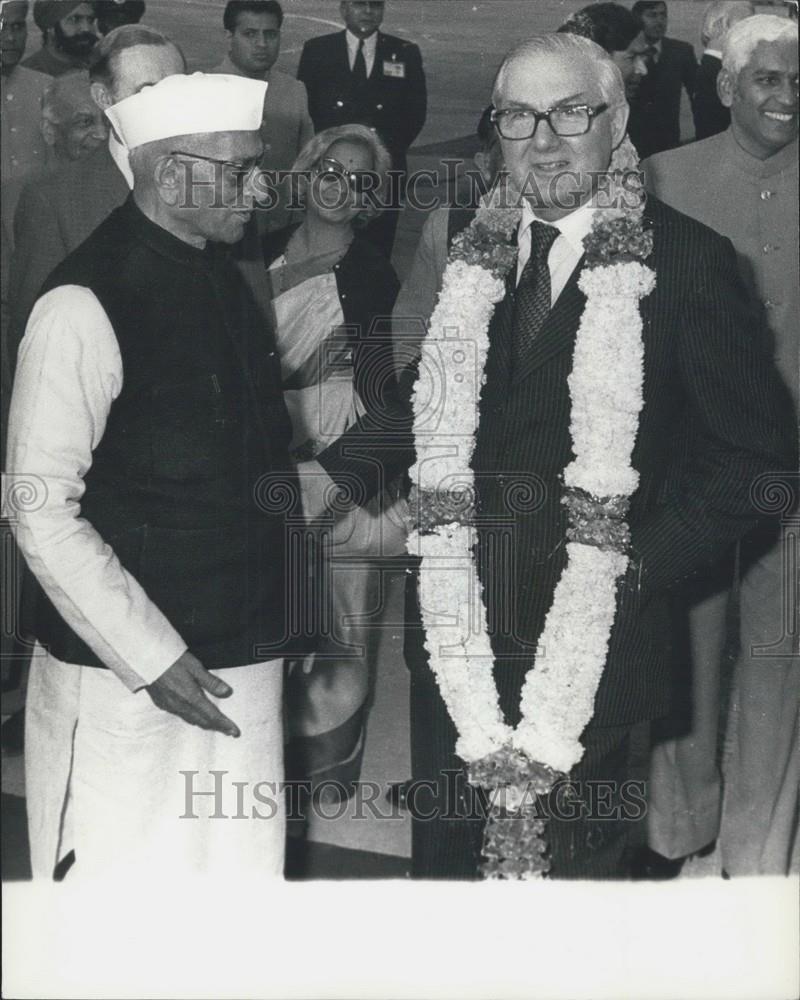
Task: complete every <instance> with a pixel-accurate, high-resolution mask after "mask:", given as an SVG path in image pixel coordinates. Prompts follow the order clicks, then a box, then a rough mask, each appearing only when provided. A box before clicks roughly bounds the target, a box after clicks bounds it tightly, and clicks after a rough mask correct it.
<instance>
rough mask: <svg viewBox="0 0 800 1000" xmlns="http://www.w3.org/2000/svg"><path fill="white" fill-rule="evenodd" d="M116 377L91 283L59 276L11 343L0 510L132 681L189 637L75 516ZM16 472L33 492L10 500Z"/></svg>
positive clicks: (93, 643) (39, 573)
mask: <svg viewBox="0 0 800 1000" xmlns="http://www.w3.org/2000/svg"><path fill="white" fill-rule="evenodd" d="M122 379H123V374H122V357H121V355H120V352H119V345H118V343H117V338H116V336H115V335H114V331H113V329H112V327H111V323H110V322H109V319H108V316H107V315H106V313H105V310H104V309H103V308H102V306H101V305H100V303H99V302H98V300H97V298H96V297H95V295H94V294H93V293H92V292H91V291H89V289H88V288H82V287H79V286H77V285H64V286H61V287H59V288H55V289H53V290H52V291H51V292H48V293H47V294H46V295H44V296H42V298H40V299H39V300H38V302H37V303H36V305H35V307H34V309H33V312H32V313H31V318H30V320H29V321H28V326H27V328H26V331H25V336H24V337H23V340H22V343H21V345H20V348H19V358H18V362H17V371H16V377H15V381H14V392H13V395H12V398H11V413H10V416H9V429H8V451H7V455H8V462H7V468H8V469H9V472H8V482H7V484H6V489H5V490H4V494H3V495H4V497H5V498H6V499H5V511H4V516H5V517H7V518H8V519H9V520H10V522H11V525H12V528H13V530H14V532H15V535H16V539H17V542H18V544H19V547H20V548H21V550H22V552H23V553H24V555H25V558H26V559H27V561H28V564H29V565H30V568H31V570H32V571H33V573H34V574H35V575H36V577H37V579H38V580H39V583H40V584H41V585H42V587H43V589H44V591H45V593H46V594H47V596H48V597H49V598H50V600H51V601H52V602H53V604H54V606H55V608H56V610H57V611H58V612H59V614H60V615H61V617H62V618H63V619H64V621H65V622H66V623H67V624H68V625H69V627H70V628H71V629H72V630H73V631H74V632H75V633H76V634H77V635H78V636H80V638H81V639H83V641H84V642H85V643H86V644H87V645H88V646H89V647H90V648H91V649H92V650H93V652H94V653H95V654H96V655H97V656H98V657H99V658H100V659H101V660H102V661H103V663H105V664H106V666H108V667H109V668H110V669H111V670H113V671H114V673H115V674H116V675H117V676H118V677H119V678H120V680H121V681H122V682H123V683H124V684H125V685H126V686H127V687H128V688H129V689H130V690H132V691H136V690H138V689H139V688H141V687H144V686H146V685H148V684H150V683H152V682H153V681H154V680H156V678H158V677H159V676H160V675H161V674H162V673H163V672H164V671H165V670H166V669H167V668H168V667H170V666H171V665H172V664H173V663H174V662H175V661H176V660H177V659H178V658H179V657H180V656H181V655H182V654H183V653H184V652H185V651H186V649H187V645H186V643H185V642H184V641H183V639H182V638H181V637H180V635H179V634H178V633H177V632H176V631H175V629H174V628H173V627H172V625H171V624H170V623H169V621H168V620H167V619H166V617H165V616H164V615H163V614H162V613H161V611H159V609H158V608H157V607H156V606H155V604H153V602H152V601H151V600H150V599H149V598H148V596H147V594H146V593H145V592H144V590H143V589H142V587H141V586H140V584H139V583H138V582H137V580H136V579H135V578H134V577H133V576H132V575H131V574H130V573H129V572H128V571H127V570H125V569H124V568H123V566H122V565H121V563H120V561H119V559H118V558H117V557H116V555H115V554H114V552H113V550H112V549H111V548H110V546H108V545H107V544H106V543H105V542H104V540H103V539H102V538H101V537H100V535H99V534H98V533H97V531H96V530H95V529H94V528H93V526H92V525H91V524H90V523H89V522H88V521H86V520H84V519H83V518H82V517H81V507H80V500H81V497H82V496H83V493H84V491H85V485H84V481H83V477H84V476H85V475H86V473H87V472H88V470H89V468H90V467H91V465H92V452H93V451H94V449H95V448H97V446H98V445H99V443H100V441H101V439H102V437H103V432H104V430H105V426H106V420H107V418H108V414H109V411H110V409H111V404H112V403H113V402H114V400H115V399H116V398H117V396H119V394H120V391H121V390H122ZM26 482H27V483H28V484H32V487H33V488H34V489H35V491H36V501H35V502H34V503H29V504H27V505H25V507H26V508H27V509H22V510H19V509H18V508H19V507H20V506H22V505H21V504H19V503H17V504H15V503H14V500H13V498H14V496H15V495H17V496H20V495H21V492H20V491H22V490H23V489H24V486H25V483H26ZM15 487H16V490H15Z"/></svg>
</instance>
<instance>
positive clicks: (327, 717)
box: [263, 125, 404, 798]
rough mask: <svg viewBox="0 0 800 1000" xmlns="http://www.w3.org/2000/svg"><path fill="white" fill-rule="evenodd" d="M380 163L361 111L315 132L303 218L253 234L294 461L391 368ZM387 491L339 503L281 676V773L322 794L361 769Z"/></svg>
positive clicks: (399, 544) (392, 285)
mask: <svg viewBox="0 0 800 1000" xmlns="http://www.w3.org/2000/svg"><path fill="white" fill-rule="evenodd" d="M390 164H391V160H390V156H389V153H388V152H387V150H386V148H385V147H384V146H383V144H382V143H381V141H380V140H379V139H378V138H377V137H376V135H375V134H374V133H373V132H372V131H370V129H368V128H366V127H364V126H362V125H343V126H339V127H336V128H331V129H327V130H326V131H324V132H321V133H320V134H319V135H317V136H315V137H314V138H313V139H312V140H311V141H310V142H309V143H308V144H307V145H306V146H305V147H304V149H303V150H302V151H301V153H300V155H299V157H298V159H297V161H296V162H295V165H294V168H293V172H294V177H295V180H296V181H297V183H298V195H299V202H300V204H301V205H302V212H303V214H302V221H300V222H299V224H298V223H295V224H294V225H291V226H289V227H287V228H286V229H283V230H280V231H277V232H273V233H268V234H267V235H266V236H265V238H264V241H263V249H264V260H265V264H266V267H267V269H268V276H269V279H270V284H271V287H272V304H273V318H274V321H275V330H276V342H277V345H278V352H279V355H280V359H281V368H282V374H283V386H284V398H285V400H286V404H287V408H288V410H289V414H290V416H291V418H292V426H293V439H292V450H293V453H294V457H295V458H296V459H297V461H304V460H308V459H312V458H316V457H317V456H318V455H319V454H320V453H321V452H322V451H323V450H324V449H325V448H327V447H328V446H329V445H331V444H332V443H333V442H334V441H336V440H337V439H338V438H339V437H341V435H342V434H343V433H344V432H345V431H346V430H347V429H348V428H349V427H351V426H352V425H353V424H354V423H355V422H356V421H358V420H359V418H360V417H362V415H363V414H364V413H365V412H366V411H367V408H368V407H369V408H371V409H373V410H374V406H375V405H376V403H375V399H376V392H377V396H380V385H381V383H385V382H386V380H387V379H389V378H393V375H392V361H391V358H392V347H391V340H390V338H389V336H388V331H389V329H390V317H391V314H392V308H393V306H394V301H395V299H396V297H397V292H398V289H399V283H398V280H397V276H396V275H395V272H394V270H393V268H392V265H391V263H390V262H389V260H388V259H387V258H386V257H385V256H384V254H383V252H382V251H381V250H379V249H378V248H377V247H375V246H373V245H372V244H371V243H370V242H369V241H368V240H367V238H366V237H365V236H364V235H363V233H362V229H363V227H364V226H365V225H366V224H367V223H368V222H369V221H371V219H373V218H374V217H375V216H376V214H378V212H379V210H380V209H379V200H380V192H381V188H382V187H383V186H384V184H385V182H386V175H387V172H388V170H389V167H390ZM381 320H383V321H384V322H383V328H384V329H385V330H386V335H385V336H383V337H381V336H380V333H378V330H379V329H380V321H381ZM376 333H377V336H376ZM377 405H380V403H379V402H378V403H377ZM389 492H390V491H386V493H384V495H383V496H381V497H378V498H376V500H375V501H373V502H372V503H371V504H370V505H369V506H367V507H363V508H360V507H359V508H356V509H355V510H354V511H352V512H350V513H347V514H342V515H341V517H340V518H339V520H338V521H337V527H336V538H337V539H338V538H343V537H345V538H347V541H346V542H340V543H337V544H334V545H330V544H329V543H323V544H326V545H327V547H326V549H325V551H324V553H323V561H322V573H320V571H319V569H318V568H317V569H316V571H315V572H316V574H317V578H318V579H319V577H320V576H321V577H323V578H324V581H325V584H324V586H323V587H322V592H321V597H320V604H321V607H318V608H317V609H316V612H317V614H318V615H319V616H320V617H319V619H318V621H319V623H320V635H321V639H320V645H319V648H318V651H317V653H316V654H315V656H314V657H313V658H310V659H307V660H305V661H303V662H302V664H293V665H292V669H291V671H290V676H289V678H288V682H287V688H286V691H287V696H286V697H287V718H288V733H289V743H288V744H287V747H286V773H287V777H288V778H290V779H311V781H312V784H313V785H316V786H319V785H321V784H322V783H323V782H325V783H326V785H325V788H326V796H327V797H328V798H331V797H338V798H342V797H345V796H349V795H350V794H351V792H352V783H353V782H354V781H356V780H357V779H358V777H359V774H360V770H361V758H362V755H363V747H364V726H365V718H366V701H367V696H368V694H369V688H370V675H371V673H372V671H373V670H374V666H375V661H376V656H377V652H378V644H379V639H380V634H381V630H380V625H381V610H380V609H381V606H382V605H383V604H385V597H384V598H382V597H381V594H382V592H383V591H385V588H383V587H381V570H380V568H379V565H378V564H377V562H376V560H375V557H376V556H379V555H397V554H399V553H401V552H402V551H404V532H403V529H402V526H401V522H400V519H399V517H397V516H393V514H392V512H391V511H390V510H389V506H390V504H391V498H390V496H389ZM337 559H338V560H340V562H339V566H338V568H337ZM317 565H318V566H319V563H318V564H317ZM326 589H327V594H325V590H326ZM326 621H327V624H326Z"/></svg>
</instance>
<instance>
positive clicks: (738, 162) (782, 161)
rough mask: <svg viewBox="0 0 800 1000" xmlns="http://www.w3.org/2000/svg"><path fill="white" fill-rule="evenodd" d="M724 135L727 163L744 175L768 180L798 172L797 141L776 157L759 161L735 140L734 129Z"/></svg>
mask: <svg viewBox="0 0 800 1000" xmlns="http://www.w3.org/2000/svg"><path fill="white" fill-rule="evenodd" d="M724 135H725V139H724V140H723V141H724V142H725V143H726V145H727V155H726V156H725V162H732V163H733V164H734V165H735V166H736V167H738V168H739V170H740V171H741V172H742V173H745V174H749V175H750V176H751V177H758V178H767V177H775V176H776V175H777V174H782V173H784V171H788V170H792V169H794V170H795V171H796V170H797V139H795V140H794V141H793V142H790V143H789V144H788V146H784V147H783V149H781V150H779V151H778V152H777V153H775V155H774V156H770V157H768V158H767V159H766V160H759V159H758V157H756V156H751V155H750V153H747V152H745V150H743V149H742V147H741V146H740V145H739V143H738V142H737V141H736V139H735V138H734V135H733V129H731V128H728V129H727V131H726V132H725V133H724Z"/></svg>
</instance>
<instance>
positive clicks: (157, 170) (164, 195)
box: [153, 155, 185, 207]
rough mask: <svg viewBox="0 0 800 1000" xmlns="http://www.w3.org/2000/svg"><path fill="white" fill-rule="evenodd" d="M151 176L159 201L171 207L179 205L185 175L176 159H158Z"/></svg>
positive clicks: (168, 157) (169, 157)
mask: <svg viewBox="0 0 800 1000" xmlns="http://www.w3.org/2000/svg"><path fill="white" fill-rule="evenodd" d="M153 176H154V179H155V184H156V190H157V191H158V196H159V197H160V198H161V200H162V201H163V202H164V203H165V204H167V205H171V206H173V207H175V206H176V205H177V204H179V202H180V199H181V197H182V194H183V190H184V187H185V184H184V179H185V173H184V169H183V167H181V165H180V163H179V162H178V160H177V159H176V157H174V156H169V155H166V156H161V157H159V159H158V161H157V162H156V164H155V167H154V168H153Z"/></svg>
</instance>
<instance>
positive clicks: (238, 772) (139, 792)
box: [6, 73, 303, 877]
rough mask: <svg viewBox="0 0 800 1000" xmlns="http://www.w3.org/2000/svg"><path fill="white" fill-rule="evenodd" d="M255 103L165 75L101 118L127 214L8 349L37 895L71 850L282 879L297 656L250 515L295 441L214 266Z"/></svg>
mask: <svg viewBox="0 0 800 1000" xmlns="http://www.w3.org/2000/svg"><path fill="white" fill-rule="evenodd" d="M265 86H266V84H264V83H263V82H255V81H252V80H245V79H241V78H238V77H231V76H218V75H215V76H210V75H204V74H199V73H198V74H194V75H193V76H188V77H187V76H173V77H169V78H167V79H165V80H163V81H161V82H160V83H158V84H156V85H155V86H152V87H146V88H144V89H143V90H142V91H141V92H140V93H139V94H136V95H134V96H132V97H130V98H127V99H125V100H123V101H121V102H120V103H118V104H117V105H115V106H114V107H112V108H110V109H109V110H108V112H107V114H108V117H109V119H110V120H111V123H112V125H113V127H114V129H115V130H116V132H117V133H118V134H119V136H120V138H121V140H122V141H123V142H124V143H125V144H126V146H127V147H128V149H130V150H131V154H130V164H131V168H132V171H133V176H134V186H133V192H132V194H131V196H130V197H129V198H128V200H127V201H126V202H125V204H124V205H122V207H120V208H118V209H117V210H116V211H114V212H113V213H112V214H111V216H110V217H109V218H108V219H107V220H106V221H105V222H103V223H102V224H101V225H100V226H99V228H98V229H96V230H95V232H94V233H93V234H92V235H91V237H90V238H89V239H88V240H87V241H86V242H85V243H84V244H83V245H82V246H81V247H79V248H78V249H77V250H75V251H74V252H73V253H71V254H70V255H69V256H68V257H67V258H66V260H64V261H63V262H62V263H61V264H60V265H59V266H58V267H57V268H56V270H55V271H54V272H53V274H52V275H51V276H50V278H49V279H48V281H47V282H46V283H45V286H44V288H43V289H42V294H41V296H40V298H39V300H38V301H37V303H36V305H35V307H34V309H33V312H32V314H31V317H30V320H29V322H28V325H27V328H26V332H25V336H24V339H23V342H22V345H21V348H20V354H19V362H18V367H17V372H16V380H15V385H14V393H13V398H12V403H11V418H10V433H9V469H11V470H13V475H11V476H10V477H9V484H8V489H7V490H6V498H7V502H6V513H7V516H9V517H10V519H11V520H12V522H14V523H15V526H16V536H17V540H18V543H19V545H20V548H21V549H22V551H23V553H24V554H25V557H26V560H27V562H28V564H29V566H30V568H31V570H32V572H33V574H34V575H35V576H36V578H37V580H38V582H39V584H40V586H41V593H40V595H39V599H38V605H37V613H36V623H35V628H36V637H37V639H38V641H39V643H40V644H41V646H42V647H43V650H42V652H40V654H39V655H35V656H34V658H33V666H32V669H31V677H30V682H29V690H28V702H27V718H26V783H27V798H28V818H29V829H30V840H31V855H32V866H33V871H34V874H35V875H38V876H45V877H49V876H51V875H52V873H53V870H54V867H55V866H56V865H57V864H58V863H59V861H60V860H61V859H62V858H63V857H64V855H65V853H66V852H67V851H68V850H69V849H70V848H73V849H74V852H75V858H76V865H75V872H76V874H81V873H86V874H89V875H96V874H99V873H108V871H109V870H111V871H113V872H114V873H115V874H116V873H120V874H125V873H132V872H134V873H137V874H138V873H140V872H144V873H148V874H154V873H156V872H163V871H168V872H169V873H170V874H172V875H175V874H179V873H181V872H185V871H186V872H188V871H196V870H200V871H205V872H209V873H212V874H217V873H226V874H227V873H229V872H230V871H236V870H246V871H247V872H248V873H253V874H258V873H264V874H268V875H275V876H279V875H280V874H281V873H282V866H283V851H284V847H283V845H284V829H285V823H284V814H283V807H282V802H281V797H280V794H279V789H278V783H279V782H280V781H281V778H282V732H281V709H280V703H281V684H282V670H283V657H284V656H285V655H286V654H287V653H289V652H292V653H296V652H303V649H302V646H301V645H300V644H299V643H298V642H296V641H295V640H293V639H292V638H291V636H289V635H288V634H287V628H286V621H287V620H288V619H289V609H288V608H287V602H288V600H289V598H288V597H287V595H288V594H291V592H292V589H293V588H292V583H291V580H289V579H288V576H289V573H290V570H289V569H288V568H287V565H288V560H284V557H283V553H284V534H285V520H286V514H287V508H286V506H285V505H284V506H283V507H281V505H280V504H278V503H273V502H271V498H274V497H276V496H278V495H279V494H280V495H281V496H286V495H296V489H295V487H296V481H295V474H294V472H293V470H292V468H291V466H290V462H289V456H288V444H289V440H290V437H291V428H290V424H289V419H288V416H287V413H286V410H285V407H284V404H283V398H282V394H281V382H280V366H279V364H278V361H277V359H276V357H275V354H274V350H273V342H272V337H271V334H270V331H269V330H267V329H264V328H263V324H261V323H260V322H259V321H258V319H257V314H256V312H255V311H254V305H253V303H252V301H251V299H250V297H249V294H248V292H247V290H246V288H245V286H244V284H243V282H242V279H241V278H240V276H239V273H238V271H236V270H235V268H234V267H233V266H232V265H231V263H230V262H229V260H228V256H227V253H226V249H227V248H226V247H224V246H221V245H220V244H233V243H235V242H236V241H237V240H239V239H240V238H241V236H242V233H243V231H244V228H245V224H246V223H247V221H248V218H249V213H250V209H249V205H250V203H251V201H252V194H253V188H254V186H255V184H256V183H257V168H256V164H257V163H258V161H259V159H260V157H261V154H262V143H261V138H260V135H259V131H258V129H259V126H260V124H261V114H262V109H263V105H264V89H265ZM44 650H46V652H44ZM220 699H222V701H220ZM233 817H238V818H239V819H240V820H242V819H245V818H246V820H247V821H246V822H238V823H237V822H231V821H230V820H231V819H232V818H233Z"/></svg>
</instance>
